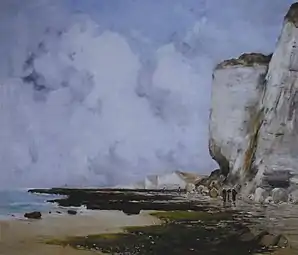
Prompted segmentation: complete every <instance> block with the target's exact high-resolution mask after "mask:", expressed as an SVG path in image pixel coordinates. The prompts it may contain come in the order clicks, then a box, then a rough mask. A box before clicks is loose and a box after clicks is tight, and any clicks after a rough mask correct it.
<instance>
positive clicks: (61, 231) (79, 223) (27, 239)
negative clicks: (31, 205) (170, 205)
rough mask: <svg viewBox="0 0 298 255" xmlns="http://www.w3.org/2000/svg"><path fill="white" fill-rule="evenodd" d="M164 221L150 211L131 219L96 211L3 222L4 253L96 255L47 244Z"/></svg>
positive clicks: (0, 240) (1, 245) (0, 244)
mask: <svg viewBox="0 0 298 255" xmlns="http://www.w3.org/2000/svg"><path fill="white" fill-rule="evenodd" d="M157 224H160V221H159V220H158V219H157V218H156V217H153V216H151V215H149V212H142V213H141V214H139V215H132V216H128V215H126V214H124V213H123V212H121V211H93V212H85V213H82V214H77V215H67V214H58V215H54V214H53V215H51V214H49V215H47V216H46V217H43V218H42V219H40V220H29V219H10V220H1V221H0V228H1V229H0V254H5V255H35V254H45V255H46V254H51V255H54V254H66V255H73V254H74V255H75V254H94V253H92V252H90V251H81V250H76V249H73V248H71V247H62V246H59V245H49V244H46V241H48V240H51V239H56V238H59V239H60V238H62V239H63V238H66V237H68V236H86V235H91V234H105V233H120V232H123V229H122V228H125V227H139V226H151V225H157Z"/></svg>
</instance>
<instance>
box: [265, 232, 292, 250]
mask: <svg viewBox="0 0 298 255" xmlns="http://www.w3.org/2000/svg"><path fill="white" fill-rule="evenodd" d="M259 244H260V245H261V246H265V247H273V246H275V247H279V248H284V247H287V245H288V239H287V238H286V237H285V236H283V235H281V234H279V235H275V234H270V233H264V234H263V235H262V236H261V237H260V238H259Z"/></svg>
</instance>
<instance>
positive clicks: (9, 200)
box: [0, 190, 59, 218]
mask: <svg viewBox="0 0 298 255" xmlns="http://www.w3.org/2000/svg"><path fill="white" fill-rule="evenodd" d="M54 198H59V196H55V195H47V194H31V193H29V192H27V190H0V217H1V218H2V217H9V216H11V215H15V216H21V215H23V214H24V213H26V212H32V211H40V212H49V211H50V210H53V209H54V208H56V205H55V204H53V203H48V202H46V201H47V200H49V199H54Z"/></svg>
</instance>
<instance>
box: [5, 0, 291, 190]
mask: <svg viewBox="0 0 298 255" xmlns="http://www.w3.org/2000/svg"><path fill="white" fill-rule="evenodd" d="M293 2H294V1H290V0H282V1H281V0H237V1H235V0H84V1H81V0H64V1H62V0H26V1H24V0H2V1H1V2H0V33H1V36H0V45H1V47H0V106H1V107H0V125H1V128H0V162H1V164H0V171H1V178H0V185H1V186H2V187H6V186H10V187H29V186H30V187H33V186H34V187H36V186H57V185H63V184H69V185H114V184H120V183H130V182H133V181H136V180H139V179H142V178H143V177H144V176H146V175H148V174H153V173H163V172H167V171H172V170H175V169H183V170H186V171H195V172H198V173H208V172H210V171H211V170H213V169H214V168H216V167H217V165H216V164H215V163H214V162H213V161H212V160H211V158H210V156H209V153H208V115H209V102H210V89H211V77H212V68H213V66H214V65H215V64H216V63H217V62H219V61H221V60H223V59H226V58H230V57H234V56H237V55H240V54H241V53H243V52H264V53H270V52H272V51H273V49H274V46H275V44H276V40H277V38H278V35H279V32H280V29H281V25H282V21H283V16H284V15H285V13H286V11H287V9H288V8H289V6H290V4H291V3H293Z"/></svg>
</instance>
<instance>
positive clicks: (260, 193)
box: [254, 187, 269, 203]
mask: <svg viewBox="0 0 298 255" xmlns="http://www.w3.org/2000/svg"><path fill="white" fill-rule="evenodd" d="M268 196H269V192H268V191H266V190H265V189H263V188H261V187H258V188H257V189H256V191H255V195H254V200H255V202H257V203H263V202H265V200H266V198H267V197H268Z"/></svg>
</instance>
